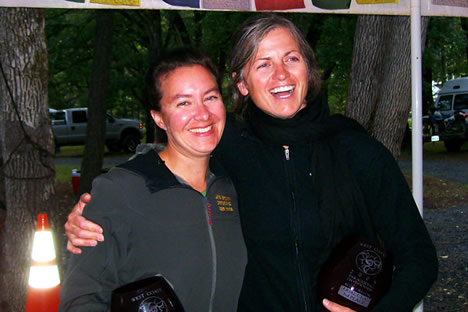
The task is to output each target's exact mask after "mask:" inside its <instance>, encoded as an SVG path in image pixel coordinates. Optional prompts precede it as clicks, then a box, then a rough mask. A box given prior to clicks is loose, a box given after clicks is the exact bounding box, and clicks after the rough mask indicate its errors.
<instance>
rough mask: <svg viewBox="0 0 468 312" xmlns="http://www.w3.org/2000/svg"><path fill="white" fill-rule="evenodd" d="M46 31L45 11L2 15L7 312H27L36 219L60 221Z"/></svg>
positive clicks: (0, 116)
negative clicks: (43, 215)
mask: <svg viewBox="0 0 468 312" xmlns="http://www.w3.org/2000/svg"><path fill="white" fill-rule="evenodd" d="M44 26H45V23H44V10H42V9H25V8H2V9H0V51H2V53H1V55H0V59H1V67H2V77H1V78H0V81H1V82H0V87H1V92H0V96H1V98H0V108H1V112H0V123H1V124H2V127H1V128H2V129H3V131H2V133H1V135H2V139H1V140H0V141H2V143H3V163H4V164H3V167H2V171H1V173H2V174H3V176H4V182H5V203H6V207H7V216H6V223H5V236H4V242H3V244H2V245H3V246H4V248H5V249H4V252H5V257H4V261H3V266H2V272H1V274H0V276H1V277H0V289H1V290H2V291H1V292H0V308H1V309H2V311H23V310H24V304H25V295H26V290H27V278H28V273H29V267H30V265H31V258H30V256H31V248H32V238H33V234H34V231H35V221H36V218H37V214H38V213H39V212H41V211H45V212H47V213H48V215H49V219H51V221H53V220H54V219H55V216H56V211H55V209H54V207H55V170H54V153H53V152H54V143H53V136H52V129H51V126H50V119H49V114H48V110H47V108H48V105H47V79H48V74H47V64H48V61H47V47H46V36H45V30H44ZM51 223H53V222H51ZM52 230H54V226H53V224H52Z"/></svg>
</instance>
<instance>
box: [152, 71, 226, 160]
mask: <svg viewBox="0 0 468 312" xmlns="http://www.w3.org/2000/svg"><path fill="white" fill-rule="evenodd" d="M159 84H160V89H161V90H162V98H161V101H160V104H161V111H159V112H157V111H155V110H152V111H151V115H152V117H153V119H154V121H155V122H156V124H157V125H158V126H159V127H160V128H161V129H163V130H165V131H166V133H167V137H168V143H167V147H166V149H167V150H169V151H171V152H176V153H178V154H182V155H184V156H185V157H190V158H193V157H208V156H209V155H210V153H211V152H212V151H213V150H214V148H215V147H216V145H217V144H218V142H219V140H220V139H221V136H222V134H223V130H224V124H225V121H226V112H225V109H224V104H223V101H222V98H221V94H220V92H219V89H218V85H217V83H216V80H215V78H214V77H213V75H212V74H211V73H210V72H209V71H208V70H207V69H206V68H204V67H203V66H200V65H192V66H183V67H179V68H177V69H175V70H173V71H171V72H170V73H168V74H167V75H164V76H163V77H161V78H160V81H159Z"/></svg>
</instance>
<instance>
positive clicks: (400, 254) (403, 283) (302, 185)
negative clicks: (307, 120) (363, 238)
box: [214, 120, 437, 312]
mask: <svg viewBox="0 0 468 312" xmlns="http://www.w3.org/2000/svg"><path fill="white" fill-rule="evenodd" d="M334 140H335V141H336V142H337V144H339V146H340V148H341V149H342V152H343V153H344V154H345V155H347V161H346V165H347V166H348V168H349V169H350V172H351V174H352V175H353V177H354V179H355V180H356V181H357V183H358V187H359V188H360V190H361V192H362V194H363V195H364V200H365V203H366V206H367V207H368V209H369V212H368V213H369V214H370V217H371V219H372V222H373V225H374V228H375V229H376V231H377V234H378V235H379V237H380V238H381V239H382V240H383V241H384V243H385V247H386V248H387V249H389V250H390V252H391V253H392V255H393V258H394V265H395V267H396V269H395V273H394V277H393V283H392V287H391V289H390V291H389V292H388V294H387V295H386V296H385V297H384V298H383V299H382V300H381V301H380V303H379V304H378V305H377V306H376V307H375V309H374V311H411V309H412V308H413V306H414V305H415V304H416V303H417V302H419V301H420V300H421V299H422V298H423V296H424V295H425V294H426V292H427V291H428V290H429V288H430V287H431V285H432V283H433V282H434V281H435V279H436V276H437V257H436V252H435V247H434V245H433V243H432V241H431V239H430V237H429V235H428V232H427V230H426V228H425V225H424V222H423V220H422V219H421V217H420V215H419V212H418V210H417V207H416V205H415V203H414V200H413V198H412V195H411V192H410V190H409V188H408V185H407V183H406V181H405V179H404V177H403V175H402V173H401V171H400V169H399V167H398V165H397V163H396V162H395V160H394V159H393V157H392V155H391V154H390V152H389V151H388V150H387V149H386V148H385V147H384V146H383V145H382V144H380V143H379V142H377V141H376V140H374V139H372V138H371V137H369V136H368V135H367V134H364V133H362V132H357V131H344V132H342V133H340V134H338V135H337V136H336V137H335V138H334ZM310 155H311V147H310V146H309V145H308V144H297V145H292V146H289V147H288V148H284V147H281V146H272V145H268V144H265V143H263V142H262V141H261V140H260V139H259V138H258V137H256V136H255V135H254V134H253V133H252V131H251V129H250V128H249V127H248V126H247V125H246V124H245V123H241V122H233V121H232V120H228V122H227V124H226V129H225V131H224V135H223V138H222V140H221V143H220V145H219V146H218V148H217V149H216V150H215V154H214V156H215V157H216V158H217V159H218V160H220V161H221V163H222V165H223V166H224V167H225V168H226V170H227V171H228V174H229V176H230V177H231V179H232V180H233V182H234V185H235V187H236V190H237V193H238V198H239V208H240V214H241V224H242V229H243V233H244V239H245V242H246V246H247V251H248V264H247V268H246V272H245V277H244V284H243V288H242V291H241V297H240V301H239V309H238V311H242V312H244V311H257V312H258V311H269V312H275V311H278V312H279V311H281V312H289V311H291V312H299V311H321V303H320V302H319V300H318V299H317V296H316V280H317V275H318V273H319V271H320V268H321V266H322V264H323V262H324V260H325V259H326V256H327V255H328V254H329V253H330V248H329V247H328V246H327V242H326V240H324V239H323V237H324V236H323V233H322V230H321V221H320V220H321V219H320V217H319V212H318V207H319V196H318V194H317V190H316V189H315V188H314V183H313V180H314V178H315V177H314V175H315V174H316V172H314V171H313V170H312V168H311V166H310V163H311V162H310ZM331 171H332V168H330V172H331ZM321 172H324V171H323V170H321ZM325 172H326V171H325ZM318 179H319V181H320V177H318Z"/></svg>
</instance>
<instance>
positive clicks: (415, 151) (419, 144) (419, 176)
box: [411, 0, 424, 312]
mask: <svg viewBox="0 0 468 312" xmlns="http://www.w3.org/2000/svg"><path fill="white" fill-rule="evenodd" d="M421 58H422V53H421V0H411V90H412V92H411V114H412V133H411V140H412V173H413V174H412V183H413V197H414V200H415V202H416V205H417V206H418V209H419V212H420V214H421V216H422V215H423V183H422V182H423V152H422V151H423V139H422V81H421V80H422V65H421V64H422V59H421ZM423 309H424V308H423V303H422V301H421V303H420V304H419V305H418V306H416V308H415V309H414V311H416V312H422V311H423Z"/></svg>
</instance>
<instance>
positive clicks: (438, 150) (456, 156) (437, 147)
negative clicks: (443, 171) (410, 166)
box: [399, 142, 468, 162]
mask: <svg viewBox="0 0 468 312" xmlns="http://www.w3.org/2000/svg"><path fill="white" fill-rule="evenodd" d="M399 158H400V159H401V160H411V147H409V148H405V149H402V151H401V155H400V157H399ZM423 159H424V160H439V161H451V162H453V161H456V162H468V142H465V144H463V146H462V148H461V150H460V152H457V153H449V152H447V150H446V149H445V146H444V142H428V143H425V144H424V145H423Z"/></svg>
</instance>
